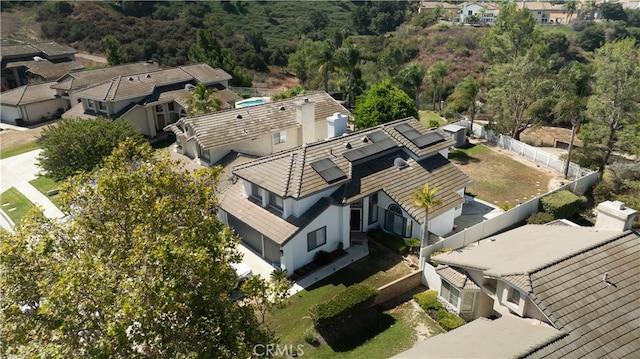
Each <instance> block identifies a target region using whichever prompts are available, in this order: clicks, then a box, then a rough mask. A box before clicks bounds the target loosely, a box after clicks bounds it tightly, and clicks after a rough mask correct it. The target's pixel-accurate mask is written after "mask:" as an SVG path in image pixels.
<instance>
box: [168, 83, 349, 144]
mask: <svg viewBox="0 0 640 359" xmlns="http://www.w3.org/2000/svg"><path fill="white" fill-rule="evenodd" d="M305 98H308V99H309V101H312V102H314V103H315V116H316V122H318V121H326V119H327V117H329V116H331V115H333V114H334V113H336V112H339V113H341V114H344V115H349V111H347V109H345V108H344V107H343V106H342V105H340V104H339V103H338V102H337V101H336V100H334V99H333V98H332V97H331V96H329V95H328V94H326V93H324V92H319V93H314V94H309V95H304V96H297V97H293V98H290V99H286V100H282V101H276V102H269V103H266V104H263V105H258V106H251V107H245V108H236V109H232V110H228V111H217V112H214V113H210V114H206V115H202V116H195V117H186V118H182V119H180V120H179V121H178V124H179V125H187V124H189V125H190V126H191V127H192V128H193V130H194V132H195V139H196V141H197V142H198V144H199V145H200V147H202V148H204V149H210V148H216V147H220V146H225V145H228V144H231V143H236V142H241V141H245V140H249V139H252V138H255V137H256V136H261V135H264V134H267V133H272V132H275V131H281V130H284V129H287V128H296V127H300V124H299V123H298V122H297V120H296V102H299V101H301V100H302V99H305ZM238 116H240V117H241V119H238Z"/></svg>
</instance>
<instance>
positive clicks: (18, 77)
mask: <svg viewBox="0 0 640 359" xmlns="http://www.w3.org/2000/svg"><path fill="white" fill-rule="evenodd" d="M76 52H77V51H76V50H74V49H73V48H71V47H69V46H66V45H60V44H58V43H55V42H38V43H28V44H25V43H20V44H15V43H14V42H10V41H7V40H2V44H1V46H0V59H1V61H0V62H1V68H2V70H1V71H2V72H1V76H0V77H1V78H2V86H1V87H2V91H6V90H9V89H12V88H16V87H19V86H23V85H27V84H34V83H37V82H51V81H55V80H56V79H57V78H58V77H60V76H62V75H64V74H65V73H67V72H69V71H75V70H80V69H82V68H84V66H82V65H81V64H79V63H77V62H76V61H75V54H76Z"/></svg>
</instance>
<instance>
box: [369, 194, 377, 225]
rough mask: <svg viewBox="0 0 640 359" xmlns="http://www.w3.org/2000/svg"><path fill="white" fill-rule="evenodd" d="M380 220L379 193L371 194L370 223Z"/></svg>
mask: <svg viewBox="0 0 640 359" xmlns="http://www.w3.org/2000/svg"><path fill="white" fill-rule="evenodd" d="M375 222H378V194H377V193H374V194H372V195H371V196H369V224H372V223H375Z"/></svg>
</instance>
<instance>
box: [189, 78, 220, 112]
mask: <svg viewBox="0 0 640 359" xmlns="http://www.w3.org/2000/svg"><path fill="white" fill-rule="evenodd" d="M185 102H186V108H185V111H186V112H187V114H189V115H190V116H195V115H202V114H205V113H210V112H213V111H218V110H220V109H222V100H220V99H219V98H218V97H217V96H215V91H211V90H209V89H208V88H207V86H205V85H204V84H203V83H202V82H198V85H196V87H195V88H194V89H193V90H191V96H189V98H187V100H186V101H185Z"/></svg>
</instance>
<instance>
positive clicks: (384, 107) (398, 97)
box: [354, 80, 418, 129]
mask: <svg viewBox="0 0 640 359" xmlns="http://www.w3.org/2000/svg"><path fill="white" fill-rule="evenodd" d="M354 115H355V118H356V119H355V125H356V128H358V129H363V128H368V127H373V126H377V125H379V124H381V123H386V122H389V121H393V120H397V119H400V118H405V117H409V116H413V117H416V118H418V109H417V108H416V105H415V104H414V103H413V100H412V99H411V97H409V95H407V94H406V93H405V92H404V91H402V90H400V89H399V88H397V87H395V86H393V85H391V83H390V82H389V81H388V80H387V81H383V82H381V83H379V84H377V85H373V86H371V88H370V89H369V91H367V93H366V94H364V95H362V96H360V97H358V100H357V101H356V108H355V110H354Z"/></svg>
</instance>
